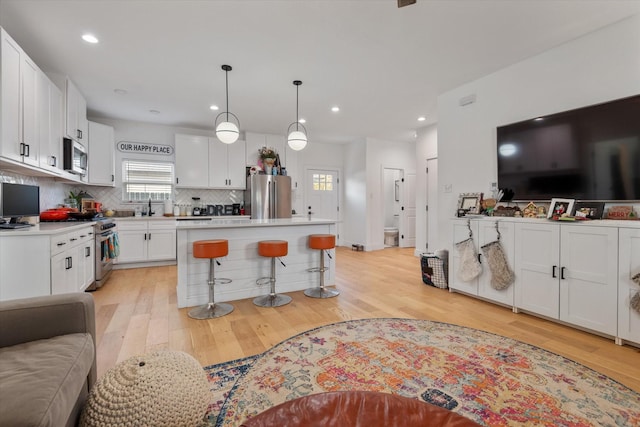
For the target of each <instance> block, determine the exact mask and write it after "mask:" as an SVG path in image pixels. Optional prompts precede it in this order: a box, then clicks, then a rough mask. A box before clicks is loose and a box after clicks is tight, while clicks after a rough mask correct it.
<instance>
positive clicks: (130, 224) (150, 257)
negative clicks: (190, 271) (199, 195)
mask: <svg viewBox="0 0 640 427" xmlns="http://www.w3.org/2000/svg"><path fill="white" fill-rule="evenodd" d="M176 225H177V222H176V221H172V220H122V221H118V238H119V241H120V255H118V259H117V263H118V264H124V263H133V262H136V263H138V262H148V261H172V260H175V259H176Z"/></svg>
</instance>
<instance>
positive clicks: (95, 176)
mask: <svg viewBox="0 0 640 427" xmlns="http://www.w3.org/2000/svg"><path fill="white" fill-rule="evenodd" d="M88 151H89V153H88V158H89V166H88V169H89V182H88V183H89V184H90V185H103V186H107V187H114V186H115V173H116V171H115V137H114V131H113V127H111V126H107V125H103V124H101V123H95V122H89V135H88Z"/></svg>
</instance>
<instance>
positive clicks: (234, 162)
mask: <svg viewBox="0 0 640 427" xmlns="http://www.w3.org/2000/svg"><path fill="white" fill-rule="evenodd" d="M175 150H176V187H178V188H217V189H225V190H233V189H239V190H244V189H245V188H246V178H245V175H246V169H245V164H244V159H245V150H246V144H245V141H243V140H238V141H236V142H234V143H233V144H223V143H221V142H220V141H218V140H217V139H216V138H209V137H206V136H197V135H179V134H176V138H175Z"/></svg>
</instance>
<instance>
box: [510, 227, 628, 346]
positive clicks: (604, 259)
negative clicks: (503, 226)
mask: <svg viewBox="0 0 640 427" xmlns="http://www.w3.org/2000/svg"><path fill="white" fill-rule="evenodd" d="M516 242H517V243H516V248H515V257H516V262H515V265H516V298H515V301H516V307H518V308H521V309H523V310H527V311H530V312H533V313H537V314H541V315H543V316H547V317H550V318H552V319H559V320H562V321H564V322H567V323H571V324H573V325H577V326H580V327H584V328H587V329H591V330H593V331H597V332H602V333H605V334H609V335H616V329H617V327H616V320H617V316H616V313H617V264H618V230H617V229H616V228H609V227H597V226H588V225H583V224H575V225H573V224H571V225H570V224H567V225H562V226H560V225H559V224H535V223H521V224H516Z"/></svg>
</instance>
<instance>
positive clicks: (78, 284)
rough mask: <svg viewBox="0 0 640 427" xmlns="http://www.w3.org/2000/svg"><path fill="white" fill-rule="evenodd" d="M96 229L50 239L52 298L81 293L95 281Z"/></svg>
mask: <svg viewBox="0 0 640 427" xmlns="http://www.w3.org/2000/svg"><path fill="white" fill-rule="evenodd" d="M94 246H95V241H94V236H93V226H91V227H87V228H85V229H82V230H80V231H76V232H72V233H67V234H63V235H60V236H56V237H55V238H52V239H51V254H52V256H51V294H63V293H67V292H82V291H84V290H85V289H87V287H89V286H90V285H91V284H92V283H93V281H94V280H95V258H94Z"/></svg>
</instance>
